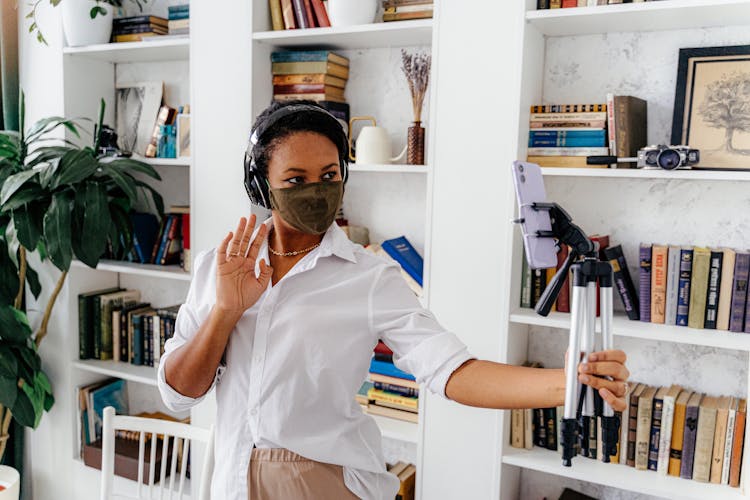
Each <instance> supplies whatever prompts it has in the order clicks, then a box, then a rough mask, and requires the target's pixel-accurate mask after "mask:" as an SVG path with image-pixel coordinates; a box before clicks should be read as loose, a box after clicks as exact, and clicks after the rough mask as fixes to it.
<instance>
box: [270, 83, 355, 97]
mask: <svg viewBox="0 0 750 500" xmlns="http://www.w3.org/2000/svg"><path fill="white" fill-rule="evenodd" d="M273 93H274V95H277V94H324V95H326V96H333V98H335V99H344V89H342V88H339V87H331V86H329V85H324V84H322V83H293V84H289V85H274V86H273Z"/></svg>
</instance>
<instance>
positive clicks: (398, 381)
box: [368, 372, 419, 391]
mask: <svg viewBox="0 0 750 500" xmlns="http://www.w3.org/2000/svg"><path fill="white" fill-rule="evenodd" d="M368 378H369V379H370V381H372V382H373V383H375V384H389V385H398V386H401V387H403V388H406V389H410V390H414V391H419V384H417V383H416V382H415V381H414V380H408V379H403V378H398V377H391V376H388V375H381V374H379V373H374V372H370V374H369V376H368Z"/></svg>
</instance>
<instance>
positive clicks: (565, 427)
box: [531, 203, 620, 467]
mask: <svg viewBox="0 0 750 500" xmlns="http://www.w3.org/2000/svg"><path fill="white" fill-rule="evenodd" d="M531 208H532V209H533V210H546V211H549V215H550V220H551V222H552V229H551V231H537V234H536V236H537V237H540V238H557V240H558V241H559V244H560V245H563V244H565V245H569V246H570V252H569V254H568V257H567V259H566V260H565V263H564V264H563V265H562V267H561V268H560V269H559V270H558V271H557V273H556V274H555V276H554V278H553V279H552V281H551V282H550V284H549V285H548V286H547V288H546V289H545V290H544V293H543V294H542V296H541V298H540V299H539V302H538V303H537V305H536V307H535V310H536V312H537V313H538V314H540V315H541V316H547V315H548V314H549V312H550V309H551V308H552V304H553V303H554V302H555V300H556V299H557V295H558V294H559V293H560V290H561V288H562V286H563V284H564V283H565V278H566V276H568V272H569V271H572V284H573V288H572V297H571V322H570V336H569V337H568V360H567V364H566V368H565V409H564V412H563V421H562V431H561V440H562V459H563V465H565V466H566V467H570V465H571V461H572V459H573V457H574V456H575V455H576V452H577V449H578V447H580V450H581V451H582V454H583V455H584V456H588V455H589V444H588V443H589V437H590V436H589V434H590V433H589V429H590V425H591V424H592V422H591V419H594V421H593V423H594V425H595V424H596V419H597V417H601V422H602V425H601V431H600V432H601V438H602V461H603V462H609V457H610V455H614V454H616V453H617V441H618V438H619V434H620V432H619V429H620V422H619V418H618V417H617V416H616V415H615V413H614V410H613V409H612V407H611V406H610V405H609V404H607V403H606V402H604V401H603V400H602V399H601V396H600V395H599V393H598V392H596V391H594V390H593V389H592V388H591V387H589V386H588V385H585V384H581V383H579V382H578V363H577V361H578V359H579V356H582V358H581V360H582V361H583V362H584V363H586V362H588V356H589V354H590V353H592V352H594V351H595V350H597V349H598V348H599V347H601V349H604V350H607V349H612V347H613V341H612V339H613V334H612V306H613V302H612V282H613V276H612V265H611V264H610V263H609V262H606V261H601V260H599V258H598V254H599V252H598V250H599V249H598V248H597V247H596V245H594V243H593V242H592V241H591V240H590V239H589V238H588V237H586V235H585V233H584V232H583V231H582V230H581V228H579V227H578V226H576V225H575V224H573V222H572V220H571V217H570V216H569V215H568V214H567V212H565V210H563V208H562V207H560V206H559V205H558V204H557V203H532V204H531ZM597 283H598V284H599V290H600V299H599V301H600V302H599V304H600V310H601V325H602V327H601V330H602V336H601V346H597V345H596V336H595V325H596V305H597V304H596V288H597Z"/></svg>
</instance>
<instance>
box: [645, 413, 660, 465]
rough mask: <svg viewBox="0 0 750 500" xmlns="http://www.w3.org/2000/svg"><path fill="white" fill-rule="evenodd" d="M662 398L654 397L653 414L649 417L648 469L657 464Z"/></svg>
mask: <svg viewBox="0 0 750 500" xmlns="http://www.w3.org/2000/svg"><path fill="white" fill-rule="evenodd" d="M663 409H664V400H663V399H656V398H654V407H653V415H652V417H651V436H650V440H649V446H648V464H647V467H648V469H649V470H657V469H658V464H659V445H660V444H661V420H662V411H663Z"/></svg>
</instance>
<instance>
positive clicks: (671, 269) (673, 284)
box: [664, 245, 680, 325]
mask: <svg viewBox="0 0 750 500" xmlns="http://www.w3.org/2000/svg"><path fill="white" fill-rule="evenodd" d="M679 287H680V247H678V246H674V245H670V246H669V251H668V252H667V291H666V304H665V306H664V324H667V325H675V324H677V293H678V291H679Z"/></svg>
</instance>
